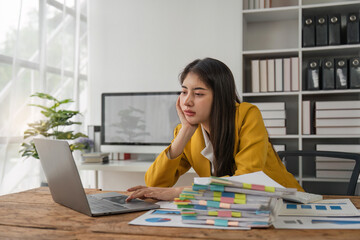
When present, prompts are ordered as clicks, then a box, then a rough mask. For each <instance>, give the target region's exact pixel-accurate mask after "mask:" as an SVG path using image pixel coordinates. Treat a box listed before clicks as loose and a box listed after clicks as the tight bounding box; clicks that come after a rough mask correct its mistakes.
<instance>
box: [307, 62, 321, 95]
mask: <svg viewBox="0 0 360 240" xmlns="http://www.w3.org/2000/svg"><path fill="white" fill-rule="evenodd" d="M319 81H320V67H319V61H318V60H310V61H309V64H308V68H307V89H308V90H319V89H320V82H319Z"/></svg>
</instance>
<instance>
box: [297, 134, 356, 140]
mask: <svg viewBox="0 0 360 240" xmlns="http://www.w3.org/2000/svg"><path fill="white" fill-rule="evenodd" d="M301 137H302V138H305V139H319V138H326V139H327V138H338V139H340V138H360V135H358V134H354V135H315V134H313V135H302V136H301Z"/></svg>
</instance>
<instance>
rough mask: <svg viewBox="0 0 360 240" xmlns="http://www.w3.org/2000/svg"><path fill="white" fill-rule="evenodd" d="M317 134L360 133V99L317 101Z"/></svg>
mask: <svg viewBox="0 0 360 240" xmlns="http://www.w3.org/2000/svg"><path fill="white" fill-rule="evenodd" d="M315 116H316V119H315V127H316V134H318V135H324V134H348V135H351V134H360V101H358V100H352V101H319V102H315Z"/></svg>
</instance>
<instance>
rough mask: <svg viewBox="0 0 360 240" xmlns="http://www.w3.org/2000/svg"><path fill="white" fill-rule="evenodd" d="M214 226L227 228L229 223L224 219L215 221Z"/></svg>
mask: <svg viewBox="0 0 360 240" xmlns="http://www.w3.org/2000/svg"><path fill="white" fill-rule="evenodd" d="M214 225H215V226H221V227H227V226H228V221H227V220H224V219H215V221H214Z"/></svg>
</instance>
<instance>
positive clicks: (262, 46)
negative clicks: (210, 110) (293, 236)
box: [238, 0, 360, 192]
mask: <svg viewBox="0 0 360 240" xmlns="http://www.w3.org/2000/svg"><path fill="white" fill-rule="evenodd" d="M272 4H273V6H274V7H273V8H265V9H245V8H246V6H247V4H246V1H244V4H243V9H242V29H241V31H242V36H243V38H242V43H241V44H242V52H241V55H242V59H241V72H242V74H243V76H242V83H241V84H240V86H238V90H239V92H240V98H241V100H242V101H245V102H268V101H271V102H284V101H285V102H286V115H287V116H286V128H287V133H288V135H286V136H270V138H271V141H272V143H273V144H285V145H286V149H287V150H296V149H303V150H315V149H316V144H360V135H314V134H313V135H303V134H302V109H301V108H302V101H304V100H311V101H332V100H334V101H340V100H360V89H347V90H321V91H308V90H306V89H305V69H306V64H307V62H308V61H309V59H312V58H324V57H350V56H359V55H360V44H351V45H350V44H348V45H346V44H343V45H336V46H324V47H302V16H303V15H304V14H306V15H314V16H315V15H320V14H331V13H339V14H342V15H345V14H347V13H351V12H359V11H360V1H354V0H352V1H351V0H290V1H280V0H273V1H272ZM285 57H298V58H299V64H300V66H299V81H300V90H299V91H297V92H269V93H252V92H251V60H253V59H270V58H285ZM287 163H288V165H287V167H288V169H289V171H290V172H292V173H293V174H294V175H295V176H296V178H297V179H298V180H299V182H300V184H301V185H302V186H303V187H304V188H305V189H306V190H307V191H314V192H319V190H321V189H323V188H324V186H326V184H329V183H331V185H332V187H333V188H337V189H341V188H344V189H346V187H344V184H345V182H346V180H344V179H333V178H326V179H319V178H316V177H315V161H314V160H310V159H306V160H305V159H301V158H300V159H299V160H297V159H296V160H295V161H287Z"/></svg>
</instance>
